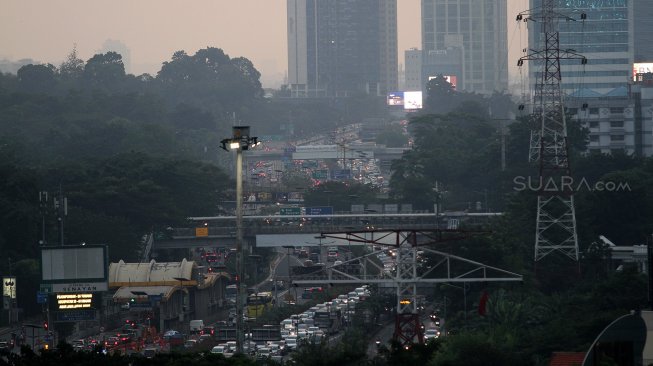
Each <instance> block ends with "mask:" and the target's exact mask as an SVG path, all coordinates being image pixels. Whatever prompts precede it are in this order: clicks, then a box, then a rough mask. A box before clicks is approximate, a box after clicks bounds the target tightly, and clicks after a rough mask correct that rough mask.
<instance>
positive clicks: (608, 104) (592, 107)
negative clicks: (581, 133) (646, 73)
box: [565, 75, 653, 156]
mask: <svg viewBox="0 0 653 366" xmlns="http://www.w3.org/2000/svg"><path fill="white" fill-rule="evenodd" d="M639 77H640V78H642V75H640V76H639ZM651 82H653V80H651ZM565 106H566V108H567V112H568V113H569V114H570V115H571V118H573V119H576V120H579V121H580V122H581V123H582V125H583V126H584V127H587V128H588V129H589V145H588V150H589V152H590V153H591V152H599V153H615V152H624V153H626V154H634V155H635V156H653V83H648V82H647V81H643V80H641V81H637V82H635V83H634V84H627V85H625V86H622V87H621V88H617V89H614V90H612V92H611V93H608V94H607V95H603V94H599V93H596V92H591V91H587V90H586V91H585V92H584V93H583V94H581V95H578V97H577V98H569V100H568V101H567V102H566V104H565Z"/></svg>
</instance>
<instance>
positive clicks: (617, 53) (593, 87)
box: [526, 0, 642, 98]
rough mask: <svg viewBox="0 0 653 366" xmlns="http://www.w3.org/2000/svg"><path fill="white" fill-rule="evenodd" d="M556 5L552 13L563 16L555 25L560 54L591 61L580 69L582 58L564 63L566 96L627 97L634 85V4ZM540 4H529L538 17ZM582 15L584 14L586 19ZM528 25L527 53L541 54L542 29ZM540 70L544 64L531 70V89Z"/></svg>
mask: <svg viewBox="0 0 653 366" xmlns="http://www.w3.org/2000/svg"><path fill="white" fill-rule="evenodd" d="M639 2H642V1H638V3H639ZM556 3H557V6H555V7H554V11H556V12H557V13H559V14H561V17H560V18H558V21H557V24H556V26H557V29H558V32H559V41H560V49H561V50H573V51H574V52H576V53H579V54H580V55H582V56H584V57H585V58H586V59H587V64H581V63H580V62H579V59H578V58H575V59H570V60H561V61H560V67H561V78H562V79H561V88H562V93H563V94H565V95H570V96H573V97H581V98H582V97H585V96H592V97H594V96H597V95H605V96H609V95H612V96H614V95H615V94H619V95H624V96H625V92H626V89H627V85H628V83H629V82H630V81H631V80H632V67H633V60H634V37H633V34H634V21H633V19H634V17H633V9H634V8H633V4H634V3H635V1H632V0H617V1H559V2H556ZM541 4H542V0H531V1H530V9H533V11H535V12H537V9H539V8H540V7H541ZM582 14H585V19H584V20H583V19H582V16H581V15H582ZM563 16H566V17H569V18H570V20H567V18H564V17H563ZM571 19H573V20H571ZM526 23H527V25H528V33H529V37H528V38H529V48H530V49H531V50H541V49H543V48H544V33H543V31H542V24H541V23H538V22H526ZM541 71H542V67H541V65H537V64H535V65H532V66H531V69H530V74H531V84H532V83H535V82H537V80H538V79H539V76H540V75H541Z"/></svg>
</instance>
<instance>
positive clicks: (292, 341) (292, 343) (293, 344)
mask: <svg viewBox="0 0 653 366" xmlns="http://www.w3.org/2000/svg"><path fill="white" fill-rule="evenodd" d="M285 341H286V349H288V350H290V351H293V350H295V349H296V348H297V337H288V338H286V339H285Z"/></svg>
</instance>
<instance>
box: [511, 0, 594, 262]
mask: <svg viewBox="0 0 653 366" xmlns="http://www.w3.org/2000/svg"><path fill="white" fill-rule="evenodd" d="M556 3H557V1H554V0H542V6H541V7H540V8H537V9H536V10H528V11H526V12H522V13H520V14H519V15H518V16H517V21H522V20H523V21H524V22H526V21H536V22H540V24H541V26H542V35H543V36H544V48H543V49H539V50H530V54H527V55H526V56H524V57H522V58H520V59H519V62H518V66H522V65H523V62H524V61H525V60H528V61H538V62H540V63H541V64H542V70H541V74H540V75H538V79H537V81H536V83H535V100H534V104H535V107H534V111H533V115H534V117H535V118H536V119H539V121H540V128H539V130H535V131H533V132H532V135H531V145H530V147H531V150H530V153H529V159H530V160H531V161H539V181H538V182H537V187H538V196H537V223H536V229H535V262H537V261H539V260H541V259H543V258H544V257H546V256H547V255H549V254H551V253H553V252H556V251H558V252H561V253H563V254H564V255H566V256H567V257H569V258H571V259H572V260H574V261H578V235H577V233H576V213H575V210H574V194H573V187H572V179H571V167H570V163H569V146H568V141H567V123H566V119H565V109H564V104H563V100H562V92H561V88H560V81H561V73H560V60H562V59H579V60H581V62H582V63H583V64H585V63H586V59H585V58H584V57H583V56H581V55H579V54H577V53H576V52H575V51H574V50H560V42H559V33H558V30H557V22H558V20H560V19H562V20H565V21H573V20H574V19H572V18H570V17H568V16H565V15H562V14H559V13H556V12H555V11H554V4H556ZM581 19H585V15H584V14H581Z"/></svg>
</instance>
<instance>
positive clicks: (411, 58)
mask: <svg viewBox="0 0 653 366" xmlns="http://www.w3.org/2000/svg"><path fill="white" fill-rule="evenodd" d="M404 63H405V65H406V70H405V71H404V78H405V80H406V81H405V82H404V90H423V84H424V82H423V81H422V51H421V50H418V49H416V48H411V49H410V50H407V51H405V52H404Z"/></svg>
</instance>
